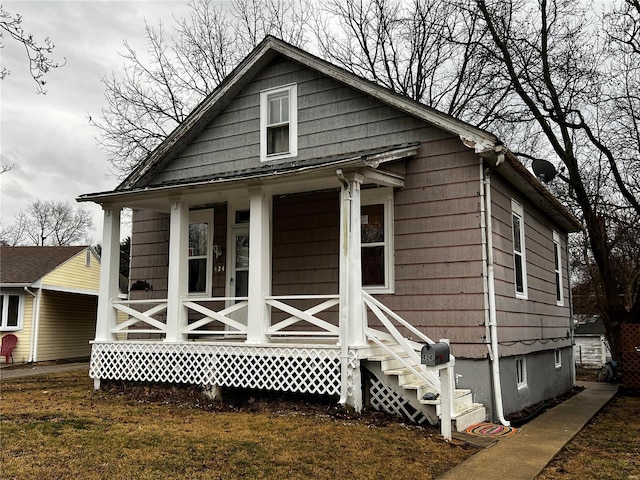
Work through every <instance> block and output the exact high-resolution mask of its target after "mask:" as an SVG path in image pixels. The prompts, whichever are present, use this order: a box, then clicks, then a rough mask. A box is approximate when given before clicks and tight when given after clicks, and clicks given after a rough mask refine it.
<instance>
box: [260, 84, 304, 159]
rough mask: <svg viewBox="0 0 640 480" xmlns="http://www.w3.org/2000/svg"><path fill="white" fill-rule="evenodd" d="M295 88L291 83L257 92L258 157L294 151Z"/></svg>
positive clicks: (295, 150)
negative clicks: (258, 112)
mask: <svg viewBox="0 0 640 480" xmlns="http://www.w3.org/2000/svg"><path fill="white" fill-rule="evenodd" d="M297 97H298V89H297V86H296V85H295V84H293V85H287V86H285V87H278V88H274V89H271V90H264V91H262V92H260V160H261V161H263V162H265V161H269V160H276V159H279V158H286V157H295V156H297V155H298V99H297Z"/></svg>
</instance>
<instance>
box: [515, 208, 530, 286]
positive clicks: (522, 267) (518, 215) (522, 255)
mask: <svg viewBox="0 0 640 480" xmlns="http://www.w3.org/2000/svg"><path fill="white" fill-rule="evenodd" d="M511 228H512V233H513V274H514V280H515V281H514V283H515V289H516V297H517V298H527V256H526V250H525V245H524V211H523V209H522V205H520V204H519V203H518V202H516V201H515V200H511Z"/></svg>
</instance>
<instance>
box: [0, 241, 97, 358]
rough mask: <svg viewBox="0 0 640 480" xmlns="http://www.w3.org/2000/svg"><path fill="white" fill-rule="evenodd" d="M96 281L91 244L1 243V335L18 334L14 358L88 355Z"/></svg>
mask: <svg viewBox="0 0 640 480" xmlns="http://www.w3.org/2000/svg"><path fill="white" fill-rule="evenodd" d="M99 285H100V261H99V259H98V256H97V255H96V253H95V251H94V250H93V248H91V247H87V246H71V247H8V246H0V311H1V313H2V323H1V324H0V335H1V336H4V335H6V334H8V333H13V334H15V335H17V336H18V344H17V346H16V349H15V350H14V351H13V359H14V361H15V363H31V362H42V361H50V360H67V359H79V358H88V357H89V356H90V354H91V345H90V344H89V342H90V341H91V340H93V338H94V336H95V327H96V311H97V306H98V291H99ZM0 361H2V362H4V361H5V358H4V357H2V359H1V360H0Z"/></svg>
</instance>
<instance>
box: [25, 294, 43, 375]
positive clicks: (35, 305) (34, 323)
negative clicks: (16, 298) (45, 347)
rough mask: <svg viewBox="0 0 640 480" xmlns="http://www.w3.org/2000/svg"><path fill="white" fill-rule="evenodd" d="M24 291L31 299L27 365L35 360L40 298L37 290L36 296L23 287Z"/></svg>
mask: <svg viewBox="0 0 640 480" xmlns="http://www.w3.org/2000/svg"><path fill="white" fill-rule="evenodd" d="M24 291H25V292H27V293H28V294H29V295H31V296H32V297H33V301H32V304H31V338H30V339H29V359H28V360H27V362H28V363H32V362H35V358H36V349H37V347H38V343H37V332H38V323H39V321H40V315H39V313H40V301H39V300H40V298H39V293H40V290H38V294H35V293H33V292H32V291H31V290H29V288H28V287H24Z"/></svg>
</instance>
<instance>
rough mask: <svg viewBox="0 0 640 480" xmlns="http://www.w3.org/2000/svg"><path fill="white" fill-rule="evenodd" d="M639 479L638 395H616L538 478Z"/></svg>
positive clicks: (554, 479)
mask: <svg viewBox="0 0 640 480" xmlns="http://www.w3.org/2000/svg"><path fill="white" fill-rule="evenodd" d="M556 479H562V480H584V479H598V480H640V396H620V395H619V396H616V397H614V398H613V400H612V401H611V402H610V403H609V404H607V405H606V406H605V407H604V408H603V409H602V410H601V411H600V412H599V413H598V414H597V415H596V416H595V417H593V419H592V420H591V422H589V424H588V425H587V426H586V427H585V428H584V429H583V430H582V431H581V432H580V433H578V435H576V437H575V438H574V439H573V440H572V441H571V442H570V443H569V444H568V445H567V446H566V447H565V448H564V449H562V450H561V451H560V453H559V454H558V455H556V457H555V458H554V459H553V461H552V462H551V463H550V464H549V465H548V466H547V468H545V469H544V470H543V472H542V473H541V474H540V475H539V476H538V480H556Z"/></svg>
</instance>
